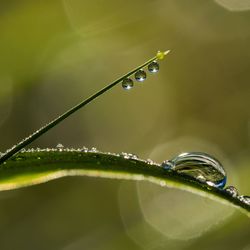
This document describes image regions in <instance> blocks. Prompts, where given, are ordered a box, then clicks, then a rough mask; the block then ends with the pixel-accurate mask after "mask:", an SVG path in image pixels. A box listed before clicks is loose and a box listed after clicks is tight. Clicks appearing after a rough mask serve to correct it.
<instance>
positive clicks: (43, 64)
mask: <svg viewBox="0 0 250 250" xmlns="http://www.w3.org/2000/svg"><path fill="white" fill-rule="evenodd" d="M0 31H1V35H0V38H1V39H0V117H1V119H0V126H1V129H0V138H1V139H0V141H1V143H0V151H2V152H3V151H5V150H6V149H7V148H9V147H11V146H12V145H13V144H15V143H16V142H17V141H20V140H21V139H22V138H24V137H25V136H27V135H29V134H30V133H31V132H33V131H34V130H36V129H37V128H39V127H40V126H41V125H44V124H45V123H46V122H48V121H50V120H51V119H53V118H55V117H56V116H57V115H59V114H61V113H62V112H64V111H65V110H67V109H68V108H70V107H72V106H73V105H75V104H76V103H78V102H80V101H81V100H82V99H84V98H86V97H88V96H89V95H90V94H92V93H94V92H95V91H97V90H99V89H100V88H102V87H104V86H105V85H106V84H107V83H109V82H111V81H112V80H114V79H115V78H117V77H119V76H120V75H122V74H124V73H126V72H127V71H129V70H131V69H133V68H134V67H136V66H137V65H139V64H141V63H143V62H144V61H145V60H147V59H149V58H151V57H152V56H154V54H155V53H156V51H157V50H166V49H171V50H172V52H171V54H169V56H168V57H167V60H164V61H162V62H161V65H160V67H161V70H160V72H159V74H157V75H156V76H151V77H148V79H147V81H145V83H143V84H139V83H138V84H136V86H135V87H134V88H133V89H132V90H131V91H124V90H123V89H122V88H121V86H117V87H116V88H115V89H113V90H112V91H110V92H109V93H107V94H105V95H103V96H102V97H101V98H99V99H98V100H96V101H95V102H93V103H91V104H90V105H89V106H87V107H86V108H84V109H83V110H81V111H80V112H78V113H77V114H75V115H74V116H72V117H71V118H70V119H68V120H67V121H65V122H63V123H62V124H61V125H59V126H58V127H56V128H54V129H53V130H51V131H50V132H49V133H47V135H45V136H43V137H42V138H41V139H39V140H37V141H36V142H35V143H33V145H32V146H34V147H41V148H43V147H45V148H46V147H55V145H56V144H57V143H62V144H63V145H64V146H65V147H74V148H77V147H82V146H87V147H92V146H94V147H97V148H98V149H100V150H102V151H111V152H116V153H119V152H122V151H125V152H132V153H136V154H137V155H139V156H140V157H141V158H145V159H147V158H151V159H153V160H154V161H157V162H161V161H163V160H165V159H169V158H171V157H173V156H175V155H177V154H179V153H181V152H184V151H204V152H207V153H210V154H212V155H214V156H215V157H217V158H219V159H220V161H221V162H222V163H223V164H224V166H225V168H226V171H227V173H228V184H230V185H231V184H232V185H236V186H237V187H238V188H239V191H240V193H242V194H248V195H249V194H250V182H249V177H250V154H249V153H250V147H249V145H250V109H249V107H250V85H249V83H250V70H249V69H250V46H249V45H250V1H249V0H214V1H213V0H150V1H149V0H144V1H142V0H137V1H132V0H127V1H121V0H106V1H104V0H96V1H84V0H44V1H31V0H22V1H18V0H11V1H1V3H0ZM0 222H1V223H0V249H1V250H2V249H38V250H39V249H64V250H78V249H91V250H92V249H98V250H112V249H114V250H116V249H131V250H137V249H148V250H151V249H154V250H160V249H207V250H210V249H213V250H216V249H220V250H221V249H233V250H238V249H242V250H249V249H250V237H249V236H250V220H249V218H247V217H246V216H245V215H243V214H241V213H240V212H239V211H236V210H234V209H233V208H230V207H227V206H225V205H222V204H218V203H216V202H213V201H210V200H208V199H205V198H201V197H198V196H196V195H192V194H190V193H186V192H183V191H178V190H174V189H166V188H161V187H158V186H155V185H153V184H148V183H135V182H129V181H118V180H106V179H95V178H87V177H86V178H85V177H70V178H64V179H60V180H56V181H53V182H49V183H46V184H42V185H38V186H34V187H29V188H24V189H20V190H15V191H8V192H1V193H0Z"/></svg>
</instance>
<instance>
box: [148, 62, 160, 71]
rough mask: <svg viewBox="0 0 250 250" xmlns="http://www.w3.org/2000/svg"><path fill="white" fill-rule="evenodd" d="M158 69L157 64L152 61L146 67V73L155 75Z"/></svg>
mask: <svg viewBox="0 0 250 250" xmlns="http://www.w3.org/2000/svg"><path fill="white" fill-rule="evenodd" d="M159 69H160V66H159V63H158V62H157V61H153V62H151V63H150V64H149V65H148V71H149V72H150V73H157V72H158V71H159Z"/></svg>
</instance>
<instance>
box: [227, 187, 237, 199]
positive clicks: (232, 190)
mask: <svg viewBox="0 0 250 250" xmlns="http://www.w3.org/2000/svg"><path fill="white" fill-rule="evenodd" d="M224 190H225V191H226V192H227V193H228V194H230V195H231V196H232V197H234V198H236V197H237V196H238V190H237V189H236V188H235V187H234V186H228V187H226V188H225V189H224Z"/></svg>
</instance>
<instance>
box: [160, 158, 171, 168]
mask: <svg viewBox="0 0 250 250" xmlns="http://www.w3.org/2000/svg"><path fill="white" fill-rule="evenodd" d="M161 166H162V167H163V168H164V169H166V170H171V169H173V168H174V163H173V162H172V161H169V160H166V161H164V162H163V163H162V164H161Z"/></svg>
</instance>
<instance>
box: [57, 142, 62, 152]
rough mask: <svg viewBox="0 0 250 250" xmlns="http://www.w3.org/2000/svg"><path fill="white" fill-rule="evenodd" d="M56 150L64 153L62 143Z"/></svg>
mask: <svg viewBox="0 0 250 250" xmlns="http://www.w3.org/2000/svg"><path fill="white" fill-rule="evenodd" d="M56 148H57V149H58V150H59V151H60V152H61V151H63V149H64V146H63V145H62V144H61V143H58V144H57V145H56Z"/></svg>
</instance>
